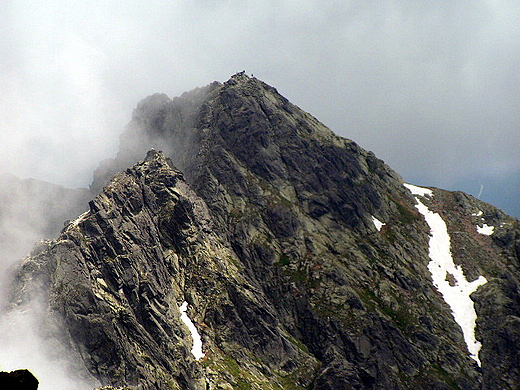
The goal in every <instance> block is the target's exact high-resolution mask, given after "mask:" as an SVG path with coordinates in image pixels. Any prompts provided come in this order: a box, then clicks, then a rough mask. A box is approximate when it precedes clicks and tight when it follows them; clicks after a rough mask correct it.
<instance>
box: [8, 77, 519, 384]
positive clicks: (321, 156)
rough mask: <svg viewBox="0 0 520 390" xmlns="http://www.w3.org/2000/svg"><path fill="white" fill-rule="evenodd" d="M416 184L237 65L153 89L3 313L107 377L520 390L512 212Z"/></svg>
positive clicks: (25, 266) (37, 253)
mask: <svg viewBox="0 0 520 390" xmlns="http://www.w3.org/2000/svg"><path fill="white" fill-rule="evenodd" d="M405 184H406V183H404V182H403V180H402V178H401V177H400V176H399V175H398V174H397V173H395V172H394V171H392V170H391V169H390V168H389V167H388V166H387V165H385V163H384V162H383V161H381V160H379V159H378V158H377V157H376V156H375V155H374V154H373V153H371V152H367V151H365V150H363V149H362V148H360V147H359V146H358V145H357V144H356V143H354V142H353V141H350V140H347V139H344V138H342V137H339V136H337V135H335V134H334V133H332V131H331V130H329V129H328V128H327V127H325V126H324V125H323V124H321V123H320V122H319V121H318V120H316V119H315V118H314V117H312V116H311V115H309V114H308V113H306V112H304V111H302V110H301V109H299V108H298V107H296V106H295V105H293V104H291V103H290V102H289V101H287V99H285V98H284V97H283V96H281V95H280V94H279V93H278V92H277V90H276V89H275V88H273V87H271V86H269V85H267V84H265V83H263V82H262V81H260V80H258V79H256V78H254V77H249V76H247V75H246V74H244V73H239V74H236V75H235V76H233V77H232V78H231V79H230V80H228V81H227V82H225V83H218V82H214V83H212V84H210V85H209V86H207V87H204V88H198V89H196V90H194V91H191V92H187V93H185V94H183V95H182V96H180V97H177V98H174V99H170V98H169V97H167V96H166V95H162V94H157V95H153V96H150V97H148V98H146V99H145V100H143V101H142V102H140V103H139V105H138V106H137V108H136V110H135V111H134V114H133V118H132V120H131V122H130V124H129V125H128V127H127V130H126V131H125V133H124V134H123V135H122V136H121V146H120V151H119V153H118V155H117V157H116V158H114V159H111V160H107V161H104V162H103V163H102V164H101V165H100V167H99V169H98V170H97V171H96V172H95V175H94V181H93V183H92V187H91V190H92V193H93V195H92V198H93V200H91V201H90V202H89V204H88V211H86V212H85V213H83V214H81V215H80V216H78V217H77V218H76V219H74V220H72V221H71V222H69V223H68V224H67V225H66V226H65V228H64V229H63V230H62V232H61V234H60V235H59V237H58V238H57V239H54V240H51V241H45V242H42V243H40V244H39V245H38V246H37V247H36V248H35V249H34V250H33V251H32V253H31V254H30V256H28V257H27V258H26V259H25V260H24V261H23V263H22V264H21V266H20V268H19V270H18V272H17V274H16V281H15V283H14V290H13V295H12V307H13V308H15V307H16V306H23V305H24V304H27V302H31V301H32V300H34V299H40V300H41V299H42V298H41V297H42V296H43V301H44V302H45V307H46V309H45V313H46V314H45V315H46V318H48V320H47V321H44V322H43V323H45V324H47V325H46V326H48V327H53V329H54V330H52V331H49V332H48V334H52V335H54V336H53V337H55V338H57V339H59V340H60V342H61V343H62V344H63V345H64V346H65V347H66V348H67V350H68V351H69V354H70V356H74V357H75V358H76V360H77V361H78V362H80V365H83V366H84V367H85V368H86V370H88V372H89V374H90V375H91V376H92V377H94V378H96V379H97V381H99V383H100V385H102V386H113V387H124V388H130V389H143V390H145V389H146V390H148V389H160V390H163V389H194V390H203V389H205V390H210V389H211V390H213V389H273V390H274V389H277V390H278V389H291V390H293V389H315V390H329V389H330V390H333V389H334V390H338V389H389V390H401V389H403V390H404V389H436V390H444V389H446V390H449V389H451V390H453V389H475V390H476V389H490V390H491V389H493V390H495V389H515V388H518V383H520V364H519V361H520V352H519V351H520V295H519V289H518V286H519V283H520V263H519V261H520V223H519V221H518V220H516V219H515V218H512V217H509V216H507V215H505V214H504V213H503V212H502V211H500V210H499V209H497V208H495V207H493V206H491V205H489V204H485V203H483V202H481V201H479V200H477V199H475V198H473V197H471V196H469V195H466V194H464V193H461V192H449V191H444V190H441V189H436V188H429V189H425V188H419V187H414V186H410V185H405ZM94 193H95V196H94ZM113 387H107V388H113Z"/></svg>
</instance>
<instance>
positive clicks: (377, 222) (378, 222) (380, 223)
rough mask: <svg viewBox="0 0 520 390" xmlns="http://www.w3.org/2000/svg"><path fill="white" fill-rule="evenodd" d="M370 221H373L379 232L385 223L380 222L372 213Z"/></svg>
mask: <svg viewBox="0 0 520 390" xmlns="http://www.w3.org/2000/svg"><path fill="white" fill-rule="evenodd" d="M372 221H373V222H374V226H375V227H376V229H377V231H378V232H380V231H381V228H382V227H383V226H385V223H383V222H381V221H380V220H379V219H377V218H376V217H374V216H373V215H372Z"/></svg>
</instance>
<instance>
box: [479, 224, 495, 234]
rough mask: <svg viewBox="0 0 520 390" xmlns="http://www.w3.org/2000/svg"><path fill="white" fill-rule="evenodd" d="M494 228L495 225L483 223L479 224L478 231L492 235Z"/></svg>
mask: <svg viewBox="0 0 520 390" xmlns="http://www.w3.org/2000/svg"><path fill="white" fill-rule="evenodd" d="M494 230H495V227H494V226H488V225H486V224H483V225H482V227H480V226H477V232H479V233H480V234H484V235H486V236H490V235H492V234H493V231H494Z"/></svg>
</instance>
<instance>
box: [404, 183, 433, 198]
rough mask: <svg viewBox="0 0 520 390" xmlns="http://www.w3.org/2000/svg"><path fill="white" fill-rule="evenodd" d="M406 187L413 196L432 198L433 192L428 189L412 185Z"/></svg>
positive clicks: (406, 184) (405, 184)
mask: <svg viewBox="0 0 520 390" xmlns="http://www.w3.org/2000/svg"><path fill="white" fill-rule="evenodd" d="M404 186H405V187H406V188H408V189H409V190H410V192H411V193H412V194H413V195H419V196H432V195H433V191H432V190H429V189H428V188H422V187H417V186H414V185H412V184H408V183H404Z"/></svg>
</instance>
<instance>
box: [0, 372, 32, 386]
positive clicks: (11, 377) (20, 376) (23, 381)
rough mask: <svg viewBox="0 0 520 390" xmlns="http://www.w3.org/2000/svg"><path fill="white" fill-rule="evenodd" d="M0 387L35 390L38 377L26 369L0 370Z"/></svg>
mask: <svg viewBox="0 0 520 390" xmlns="http://www.w3.org/2000/svg"><path fill="white" fill-rule="evenodd" d="M0 387H1V388H2V389H5V390H36V389H38V379H36V378H35V377H34V375H33V374H31V373H30V372H29V371H28V370H16V371H11V372H0Z"/></svg>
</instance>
